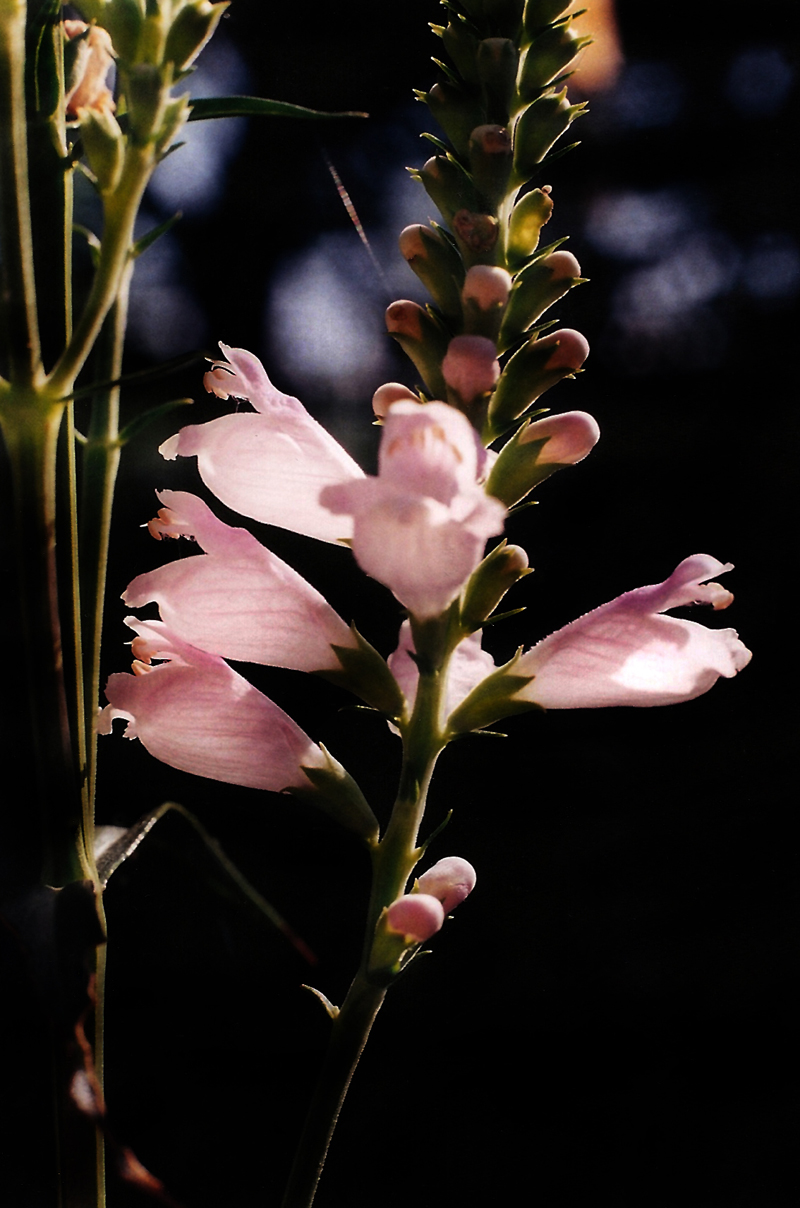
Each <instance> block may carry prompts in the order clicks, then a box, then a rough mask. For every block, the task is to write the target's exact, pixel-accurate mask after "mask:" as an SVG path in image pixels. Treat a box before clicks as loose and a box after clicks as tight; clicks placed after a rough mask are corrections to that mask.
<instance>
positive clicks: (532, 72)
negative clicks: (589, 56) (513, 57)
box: [518, 21, 592, 101]
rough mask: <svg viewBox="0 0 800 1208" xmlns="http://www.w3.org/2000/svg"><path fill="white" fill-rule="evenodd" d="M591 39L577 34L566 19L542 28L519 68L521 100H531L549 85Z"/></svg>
mask: <svg viewBox="0 0 800 1208" xmlns="http://www.w3.org/2000/svg"><path fill="white" fill-rule="evenodd" d="M591 40H592V39H591V38H589V37H583V38H582V37H580V35H579V34H576V33H575V31H574V30H573V29H571V28H570V22H569V21H562V22H560V23H559V24H558V25H555V26H551V27H550V28H549V29H544V30H542V32H541V33H540V34H538V35H537V36H536V37H535V38H534V40H533V43H532V44H531V45H530V46H529V47H528V50H527V52H526V54H525V57H524V58H523V60H522V65H521V67H520V71H519V81H518V87H519V94H520V96H521V98H522V100H523V101H527V100H531V99H532V98H533V97H534V96H536V94H537V93H538V92H540V91H541V89H542V88H544V87H545V86H546V85H547V84H551V83H552V82H553V80H554V79H555V78H556V76H558V75H560V74H561V72H562V71H563V70H564V69H565V68H566V67H568V66H569V64H570V63H571V62H572V60H573V59H574V58H575V56H576V55H577V54H578V52H579V51H581V50H583V48H584V46H586V45H588V43H589V42H591Z"/></svg>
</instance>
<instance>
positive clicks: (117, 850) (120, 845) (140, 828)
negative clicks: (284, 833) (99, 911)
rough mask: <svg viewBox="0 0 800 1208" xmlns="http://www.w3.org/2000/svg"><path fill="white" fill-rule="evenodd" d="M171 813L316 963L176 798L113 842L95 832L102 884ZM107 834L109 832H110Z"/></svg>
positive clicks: (242, 892)
mask: <svg viewBox="0 0 800 1208" xmlns="http://www.w3.org/2000/svg"><path fill="white" fill-rule="evenodd" d="M170 813H171V814H175V815H177V816H178V817H179V818H183V819H184V821H186V822H188V823H189V825H190V826H191V827H192V829H193V830H194V831H195V833H196V834H197V835H198V836H199V838H200V839H201V840H202V842H203V844H204V845H205V847H206V848H207V850H208V851H209V852H210V854H211V855H212V856H213V857H214V859H215V861H216V863H217V864H218V866H219V868H220V869H221V871H222V872H223V873H224V874H225V877H226V879H227V881H228V882H232V883H233V885H235V886H236V888H237V889H238V890H239V893H240V895H241V896H242V897H243V898H244V899H245V901H247V902H249V903H250V905H251V906H254V907H255V908H256V910H257V911H258V912H259V914H261V915H263V916H265V917H266V918H268V919H269V921H270V922H271V923H272V925H273V926H274V927H276V928H277V930H278V931H280V932H281V934H282V935H283V936H284V937H285V938H286V939H287V940H288V941H289V943H290V944H292V945H293V947H295V948H296V949H297V951H298V952H299V953H300V954H301V955H302V956H304V957H305V959H306V960H307V961H308V963H309V964H311V965H315V964H316V963H317V958H316V957H315V956H314V953H313V952H311V950H310V949H309V948H308V946H307V945H306V944H305V942H304V941H303V940H302V939H301V938H300V936H298V935H297V934H296V933H295V932H294V931H293V930H292V928H291V927H290V926H289V924H288V923H287V922H286V920H285V919H284V918H283V917H282V916H281V915H280V914H278V912H277V910H275V908H274V907H273V906H270V904H269V902H268V901H267V900H266V899H265V898H263V897H262V896H261V894H260V893H259V892H258V890H257V889H256V888H255V887H254V886H253V885H251V884H250V882H249V881H248V880H247V877H245V876H244V874H243V873H241V872H240V871H239V869H238V868H237V867H236V865H235V864H234V863H233V861H232V860H231V859H229V857H228V856H226V854H225V852H224V851H223V850H222V848H221V847H220V845H219V843H217V841H216V839H214V838H213V837H212V836H211V835H210V834H209V833H208V831H207V830H206V828H205V827H204V826H203V824H202V823H201V822H199V821H198V819H197V818H195V816H194V814H192V813H191V812H190V811H189V810H187V809H186V808H185V807H184V806H182V805H178V803H177V802H175V801H166V802H164V804H163V805H159V806H158V807H157V808H156V809H154V810H152V811H151V812H150V813H149V814H145V816H144V817H143V818H140V819H139V821H138V822H135V823H134V824H133V826H131V827H129V828H128V829H127V830H122V831H121V833H120V835H119V837H118V838H112V842H111V843H110V844H108V846H102V836H98V837H99V838H100V842H101V845H100V849H99V851H98V854H97V871H98V875H99V876H100V879H101V881H102V883H103V887H104V888H105V886H106V885H107V884H108V881H109V879H110V877H111V876H112V875H113V873H115V872H116V870H117V869H118V868H119V866H120V865H121V864H123V863H124V862H125V860H127V859H129V858H130V856H132V855H133V853H134V852H135V851H136V849H137V847H138V846H139V844H140V843H141V842H142V840H143V839H146V838H147V836H148V835H149V834H150V832H151V830H152V829H153V827H154V826H155V825H156V823H157V822H160V821H161V819H162V818H164V817H166V815H167V814H170ZM119 829H120V828H117V827H113V828H112V827H109V828H102V827H101V828H100V831H101V832H102V831H103V830H108V831H118V830H119ZM108 837H112V836H110V835H109V836H108ZM218 892H225V893H226V894H227V890H226V889H224V888H223V885H219V886H218Z"/></svg>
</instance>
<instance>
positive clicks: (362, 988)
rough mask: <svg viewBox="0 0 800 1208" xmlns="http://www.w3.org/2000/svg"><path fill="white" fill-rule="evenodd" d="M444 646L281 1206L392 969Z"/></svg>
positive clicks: (303, 1198) (439, 743)
mask: <svg viewBox="0 0 800 1208" xmlns="http://www.w3.org/2000/svg"><path fill="white" fill-rule="evenodd" d="M448 657H449V649H448V650H447V651H446V652H445V654H444V657H443V658H442V661H441V664H440V666H439V667H438V668H437V669H433V670H431V671H430V672H429V673H427V674H425V673H421V674H420V677H419V684H418V687H417V696H416V700H415V702H414V712H413V714H412V717H411V720H410V721H409V723H408V725H407V727H406V729H405V733H404V735H403V767H402V770H401V774H400V785H399V789H398V795H397V800H396V802H395V804H394V808H393V810H392V816H391V819H390V821H389V825H388V826H387V828H386V833H385V835H384V836H383V838H382V839H381V841H380V843H379V844H378V845H377V847H376V848H375V850H374V853H373V875H372V891H371V895H370V902H369V907H368V910H367V925H366V929H365V935H364V949H363V953H362V958H361V965H360V967H359V970H358V972H357V974H356V976H355V979H354V980H353V983H352V985H351V987H350V989H349V991H348V993H347V997H346V998H345V1000H344V1002H343V1004H342V1006H341V1009H340V1010H339V1012H338V1014H337V1016H336V1018H335V1019H334V1021H333V1026H332V1030H331V1037H330V1041H329V1044H328V1051H327V1054H326V1057H325V1062H324V1064H323V1067H322V1072H321V1074H320V1078H319V1082H318V1084H317V1089H316V1091H315V1093H314V1098H313V1099H312V1101H311V1105H310V1107H309V1111H308V1115H307V1117H306V1122H305V1125H304V1128H303V1133H302V1136H301V1138H300V1143H299V1145H298V1148H297V1152H296V1154H295V1159H294V1164H293V1166H292V1170H291V1173H290V1175H289V1182H288V1184H287V1187H286V1193H285V1195H284V1199H283V1203H282V1208H311V1205H312V1204H313V1202H314V1196H315V1195H316V1190H317V1186H318V1184H319V1180H320V1176H321V1174H322V1168H323V1166H324V1164H325V1158H326V1156H327V1153H328V1148H329V1146H330V1143H331V1139H332V1137H333V1133H334V1129H335V1128H336V1124H337V1121H338V1119H339V1113H340V1111H341V1108H342V1104H343V1103H344V1099H345V1096H346V1094H347V1091H348V1089H349V1087H350V1083H351V1081H352V1078H353V1074H354V1072H355V1069H356V1066H357V1065H358V1062H359V1059H360V1057H361V1054H362V1052H363V1051H364V1046H365V1045H366V1043H367V1039H368V1037H369V1034H370V1031H371V1029H372V1025H373V1023H374V1022H375V1018H376V1016H377V1014H378V1011H379V1010H380V1008H381V1006H382V1004H383V1000H384V998H385V997H386V990H387V987H388V984H390V983H391V981H392V980H393V974H392V973H391V972H390V971H387V970H385V969H381V970H379V971H370V958H371V956H372V951H373V944H374V940H375V928H376V925H377V922H378V919H379V918H380V916H381V914H382V912H383V910H384V909H385V907H387V906H389V905H391V903H392V902H394V901H395V900H396V899H397V898H399V897H400V896H401V895H402V893H403V891H404V889H405V887H406V884H407V882H408V879H409V877H410V876H411V873H412V871H413V869H414V866H415V865H416V863H417V861H418V860H419V858H420V855H421V850H420V849H419V848H418V847H417V836H418V833H419V827H420V823H421V822H422V817H423V814H424V812H425V804H426V800H427V794H428V787H429V785H430V782H431V777H432V776H433V770H434V767H435V765H436V760H437V759H438V757H439V754H440V752H441V750H442V748H443V746H444V742H445V739H444V735H443V734H442V731H441V725H440V720H439V715H440V712H441V699H442V691H443V685H444V678H445V674H446V669H447V660H448Z"/></svg>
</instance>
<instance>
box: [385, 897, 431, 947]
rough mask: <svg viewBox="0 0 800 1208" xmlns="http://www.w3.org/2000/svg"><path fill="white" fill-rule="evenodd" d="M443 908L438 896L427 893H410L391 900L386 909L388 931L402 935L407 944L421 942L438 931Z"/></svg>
mask: <svg viewBox="0 0 800 1208" xmlns="http://www.w3.org/2000/svg"><path fill="white" fill-rule="evenodd" d="M443 923H444V908H443V906H442V903H441V902H440V901H439V900H438V898H434V897H432V896H431V895H430V894H427V893H410V894H406V895H405V897H402V898H398V899H397V901H396V902H392V904H391V906H390V907H389V909H388V910H387V911H386V925H387V927H388V929H389V931H393V932H395V933H396V934H397V935H404V936H405V938H406V943H407V944H422V943H423V942H424V941H425V940H429V939H430V938H431V936H432V935H435V934H436V932H437V931H440V930H441V928H442V925H443Z"/></svg>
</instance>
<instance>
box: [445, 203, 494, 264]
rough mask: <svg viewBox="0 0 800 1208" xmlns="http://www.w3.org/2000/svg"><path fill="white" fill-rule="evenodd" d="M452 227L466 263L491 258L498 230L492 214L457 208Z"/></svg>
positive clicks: (474, 262)
mask: <svg viewBox="0 0 800 1208" xmlns="http://www.w3.org/2000/svg"><path fill="white" fill-rule="evenodd" d="M452 227H453V233H454V235H455V237H456V239H457V240H458V243H459V245H460V247H461V253H462V255H463V256H464V259H465V260H466V261H467V263H468V264H476V263H478V264H479V263H481V262H482V261H485V259H486V258H487V257H488V258H491V255H492V253H493V252H494V248H495V245H496V243H497V236H498V234H499V231H500V226H499V223H498V221H497V219H496V218H495V217H494V215H493V214H480V213H478V212H477V211H475V210H459V211H458V213H456V214H454V215H453V220H452Z"/></svg>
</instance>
